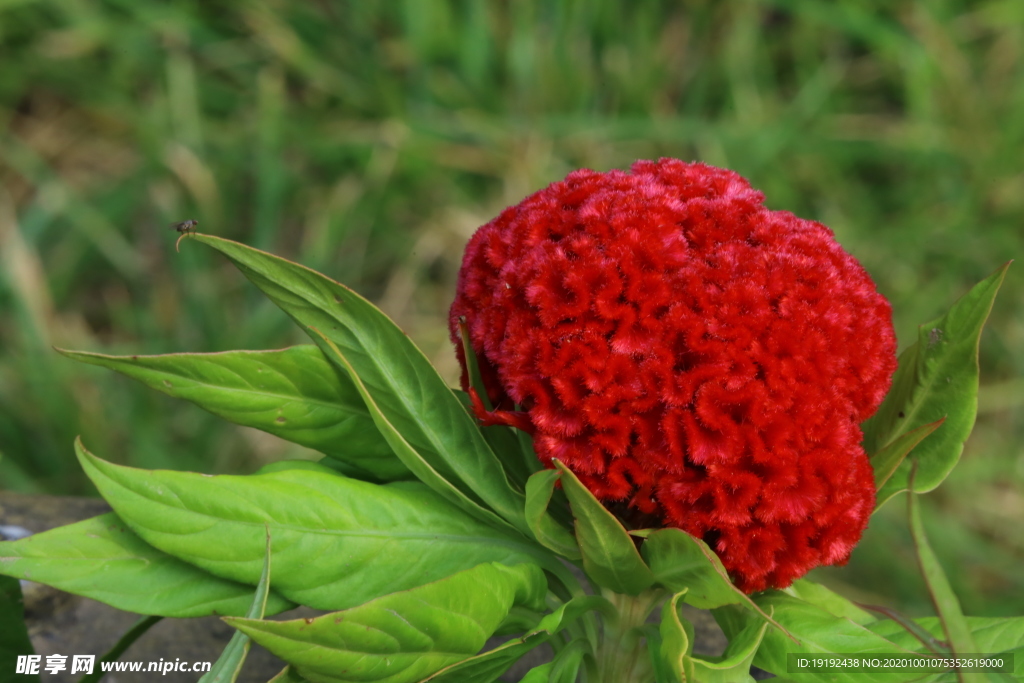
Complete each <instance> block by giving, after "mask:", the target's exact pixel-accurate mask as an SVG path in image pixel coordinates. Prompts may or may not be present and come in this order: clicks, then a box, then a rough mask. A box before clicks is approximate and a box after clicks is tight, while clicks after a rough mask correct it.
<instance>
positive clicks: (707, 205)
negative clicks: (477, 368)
mask: <svg viewBox="0 0 1024 683" xmlns="http://www.w3.org/2000/svg"><path fill="white" fill-rule="evenodd" d="M763 199H764V196H763V195H762V194H761V193H760V192H758V191H756V190H754V189H752V188H751V187H750V184H749V183H748V182H747V181H746V180H745V179H743V178H742V177H740V176H739V175H737V174H736V173H733V172H732V171H727V170H723V169H719V168H714V167H711V166H706V165H704V164H699V163H694V164H686V163H683V162H682V161H679V160H676V159H661V160H660V161H657V162H652V161H638V162H637V163H635V164H634V165H633V167H632V173H625V172H622V171H610V172H608V173H596V172H594V171H590V170H581V171H576V172H574V173H571V174H570V175H569V176H568V177H567V178H566V179H565V180H563V181H562V182H558V183H555V184H553V185H551V186H550V187H548V188H546V189H544V190H541V191H540V192H537V193H536V194H534V195H532V196H530V197H527V198H526V199H525V200H523V201H522V202H521V203H520V204H518V205H517V206H513V207H510V208H508V209H506V210H505V211H504V212H503V213H502V214H501V215H500V216H498V217H497V218H496V219H494V220H493V221H491V222H490V223H488V224H487V225H485V226H483V227H482V228H480V229H479V230H478V231H477V232H476V234H475V235H474V236H473V238H472V239H471V240H470V242H469V245H468V247H467V249H466V254H465V258H464V260H463V264H462V269H461V271H460V273H459V284H458V293H457V296H456V299H455V302H454V304H453V305H452V309H451V330H452V337H453V341H455V340H457V337H458V334H457V332H458V330H457V321H458V320H459V318H460V317H465V319H466V321H467V324H468V328H469V335H470V340H471V342H472V344H473V347H474V348H475V349H476V351H477V353H478V355H479V356H480V359H479V360H480V364H481V366H482V367H481V370H482V373H483V376H484V382H485V385H486V387H487V391H488V394H489V397H490V399H491V400H492V401H493V402H494V404H495V407H496V412H494V413H490V414H487V415H481V417H484V418H485V419H489V420H491V421H497V422H502V421H504V422H506V423H509V424H516V425H517V426H521V427H522V426H526V427H528V428H530V429H531V431H532V432H533V434H534V444H535V447H536V450H537V455H538V457H539V458H540V459H541V461H542V462H544V463H545V464H546V465H549V466H550V463H551V459H552V458H558V459H560V460H562V461H563V462H565V463H566V465H567V466H568V467H569V468H571V469H572V471H573V472H575V473H576V475H577V476H578V477H579V478H580V480H581V481H583V483H584V484H586V486H587V487H588V488H589V489H590V490H591V491H592V492H593V493H594V495H595V496H597V498H598V499H600V500H602V501H604V502H605V503H606V504H610V505H611V504H614V505H613V507H616V508H618V509H620V510H625V511H632V514H643V515H653V516H655V517H657V518H658V519H660V520H661V522H662V523H663V524H664V525H667V526H676V527H680V528H682V529H684V530H685V531H687V532H689V533H691V534H693V535H694V536H697V537H699V538H702V539H704V540H705V541H707V542H708V544H709V545H710V546H711V547H712V548H714V549H715V550H716V552H717V553H718V555H719V556H720V557H721V559H722V562H723V563H724V564H725V567H726V568H727V569H728V570H729V572H730V573H731V575H732V576H733V578H734V580H735V581H736V583H737V585H739V586H740V587H741V588H742V589H743V590H745V591H747V592H753V591H756V590H761V589H763V588H766V587H777V588H782V587H785V586H788V585H789V584H790V583H791V582H792V581H793V580H794V579H795V578H797V577H799V576H801V575H803V574H804V573H806V572H807V571H808V570H810V569H812V568H813V567H816V566H818V565H822V564H842V563H844V562H845V561H846V560H847V558H848V557H849V555H850V551H851V550H852V549H853V546H854V545H855V544H856V543H857V541H858V540H859V539H860V536H861V533H862V532H863V530H864V527H865V526H866V524H867V520H868V516H869V515H870V513H871V510H872V507H873V505H874V499H875V487H874V480H873V476H872V470H871V466H870V464H869V462H868V459H867V456H866V455H865V453H864V451H863V449H862V448H861V446H860V442H861V431H860V428H859V427H858V425H859V423H860V422H862V421H863V420H865V419H866V418H867V417H868V416H870V415H871V414H872V413H873V412H874V411H875V409H876V408H877V407H878V405H879V404H880V403H881V401H882V398H883V396H884V395H885V393H886V391H887V390H888V388H889V385H890V382H891V378H892V373H893V371H894V370H895V367H896V358H895V348H896V342H895V336H894V334H893V328H892V322H891V309H890V307H889V304H888V302H887V301H886V300H885V299H884V298H883V297H882V296H881V295H880V294H879V293H878V292H877V291H876V290H875V287H874V285H873V283H872V282H871V279H870V278H869V277H868V275H867V273H866V272H865V271H864V269H863V268H862V267H861V266H860V265H859V264H858V263H857V261H856V260H854V258H853V257H852V256H850V255H849V254H848V253H846V252H845V251H844V250H843V249H842V248H841V247H840V246H839V245H838V244H837V243H836V241H835V239H834V237H833V235H832V232H831V231H830V230H829V229H828V228H827V227H825V226H824V225H821V224H820V223H815V222H813V221H808V220H803V219H801V218H797V217H796V216H794V215H792V214H790V213H787V212H783V211H769V210H768V209H766V208H765V207H764V206H763V204H762V202H763ZM456 347H457V348H459V344H458V342H457V341H456ZM458 353H459V358H460V361H461V362H462V364H463V368H464V370H465V359H464V357H463V354H462V352H461V348H459V351H458ZM462 381H463V386H466V385H467V375H466V373H465V371H464V372H463V380H462ZM513 404H517V405H518V406H520V407H521V409H522V410H523V411H525V415H521V414H520V415H512V414H510V413H507V412H502V411H511V410H512V409H513ZM478 408H480V407H479V406H478ZM481 410H482V408H481ZM478 412H480V410H478ZM524 418H527V419H526V420H525V425H524Z"/></svg>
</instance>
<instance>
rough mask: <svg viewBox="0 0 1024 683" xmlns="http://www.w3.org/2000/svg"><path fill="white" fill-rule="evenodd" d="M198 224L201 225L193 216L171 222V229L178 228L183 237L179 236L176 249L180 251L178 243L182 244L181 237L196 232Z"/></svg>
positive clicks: (175, 245)
mask: <svg viewBox="0 0 1024 683" xmlns="http://www.w3.org/2000/svg"><path fill="white" fill-rule="evenodd" d="M197 225H199V221H197V220H195V219H192V218H190V219H188V220H187V221H182V222H180V223H171V225H170V228H171V230H177V231H178V232H179V233H180V234H181V237H179V238H178V241H177V242H176V243H175V244H174V250H175V251H178V245H180V244H181V238H182V237H184V236H185V235H191V234H193V233H195V230H196V226H197Z"/></svg>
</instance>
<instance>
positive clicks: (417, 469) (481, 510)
mask: <svg viewBox="0 0 1024 683" xmlns="http://www.w3.org/2000/svg"><path fill="white" fill-rule="evenodd" d="M310 334H312V335H315V336H316V337H318V338H319V339H320V340H322V341H323V344H324V347H325V348H324V352H325V353H326V354H327V357H328V358H330V359H332V360H333V361H334V362H335V363H336V364H337V365H338V366H339V367H340V368H342V369H343V370H344V371H345V372H348V373H349V376H350V377H351V379H352V382H353V383H354V384H355V385H356V388H357V389H358V390H359V392H360V393H361V394H362V397H363V400H364V401H366V407H367V408H368V409H369V411H370V417H371V418H372V419H373V421H374V424H376V425H377V429H379V430H380V433H381V434H382V435H383V436H384V438H385V439H387V442H388V443H389V444H390V445H391V449H392V450H393V451H394V453H395V455H397V456H398V458H399V459H400V460H401V461H402V463H403V464H404V465H405V466H406V467H408V468H409V470H410V471H411V472H412V473H413V474H415V475H416V478H417V479H419V480H420V481H421V482H423V483H424V484H426V485H427V486H429V487H430V488H431V489H433V490H434V491H436V492H437V493H439V494H440V495H441V496H443V497H444V498H445V499H446V500H447V501H449V502H450V503H453V504H454V505H457V506H458V507H459V508H460V509H462V510H463V511H464V512H466V513H468V514H470V515H472V516H473V517H476V518H477V519H479V520H481V521H483V522H486V523H488V524H491V525H493V526H494V527H496V528H499V529H503V528H511V525H510V524H509V523H508V522H507V521H505V520H503V519H502V518H501V517H500V516H498V515H497V514H496V513H494V512H492V511H491V510H489V509H488V508H487V507H485V506H484V505H482V504H481V503H479V502H477V501H476V500H475V499H474V498H472V497H470V496H468V495H466V493H464V492H463V491H462V490H461V489H460V488H459V487H457V486H456V485H455V484H454V483H453V482H452V480H451V479H449V478H446V477H445V476H444V475H443V474H441V473H440V472H438V470H437V469H435V468H434V467H433V465H432V464H431V462H429V461H428V460H427V458H425V457H424V456H423V454H422V453H421V452H420V451H418V450H417V449H416V448H415V447H413V445H412V444H410V443H409V441H408V440H407V439H406V438H405V436H404V435H403V434H402V433H401V432H400V431H399V430H398V428H397V427H395V425H394V424H392V422H391V421H390V420H388V417H387V415H385V414H384V411H383V410H381V409H380V406H379V405H377V401H376V399H374V397H373V395H372V394H370V392H369V390H367V388H366V385H365V384H364V383H363V380H362V378H361V377H360V376H359V375H358V374H357V373H356V371H355V368H353V367H352V364H351V363H350V362H349V360H348V358H347V357H346V356H345V354H344V353H342V351H341V349H339V348H338V346H337V345H336V344H335V343H334V342H332V341H331V340H330V339H328V338H327V337H326V336H324V335H323V334H322V333H321V332H320V330H318V329H316V328H315V327H312V328H310Z"/></svg>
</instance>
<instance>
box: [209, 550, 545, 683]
mask: <svg viewBox="0 0 1024 683" xmlns="http://www.w3.org/2000/svg"><path fill="white" fill-rule="evenodd" d="M546 592H547V581H546V579H545V578H544V573H543V572H542V571H541V570H540V569H539V568H538V567H536V566H534V565H528V564H521V565H516V566H514V567H509V566H505V565H501V564H497V563H490V564H482V565H479V566H477V567H474V568H472V569H467V570H465V571H463V572H460V573H458V574H454V575H452V576H449V577H448V578H445V579H442V580H440V581H436V582H434V583H430V584H427V585H424V586H420V587H418V588H413V589H411V590H408V591H404V592H400V593H393V594H391V595H385V596H383V597H380V598H377V599H376V600H373V601H371V602H368V603H366V604H365V605H361V606H359V607H353V608H352V609H349V610H345V611H343V612H335V613H332V614H326V615H324V616H322V617H317V618H315V619H297V620H294V621H255V620H250V619H238V618H228V619H225V621H227V622H228V623H230V624H231V625H232V626H234V627H235V628H237V629H239V630H240V631H242V632H244V633H246V634H248V635H249V636H250V637H251V638H252V639H253V640H255V641H256V642H257V643H259V644H260V645H262V646H263V647H265V648H267V649H268V650H270V651H271V652H273V653H274V654H276V655H277V656H278V657H281V658H282V659H284V660H285V661H286V662H288V663H290V664H291V665H292V666H294V667H295V668H296V669H297V671H298V673H299V674H300V675H302V676H303V677H304V678H306V679H308V680H310V681H312V682H313V683H321V682H333V681H381V682H386V683H406V682H408V683H412V682H413V681H421V680H423V679H424V678H426V677H428V676H430V675H431V674H433V673H434V672H436V671H439V670H441V669H443V668H444V667H446V666H449V665H451V664H454V663H456V662H459V661H461V660H464V659H466V658H467V656H469V655H472V654H473V653H476V652H477V651H479V650H480V648H481V647H483V645H484V643H485V641H486V640H487V638H488V637H490V635H491V634H492V633H494V631H495V629H497V627H498V625H499V624H501V622H502V621H503V620H504V619H505V616H506V615H507V614H508V612H509V610H510V609H511V608H512V607H513V606H515V605H522V606H525V607H528V608H530V609H536V610H539V609H543V607H544V595H545V593H546ZM499 675H500V674H499ZM464 680H473V679H464Z"/></svg>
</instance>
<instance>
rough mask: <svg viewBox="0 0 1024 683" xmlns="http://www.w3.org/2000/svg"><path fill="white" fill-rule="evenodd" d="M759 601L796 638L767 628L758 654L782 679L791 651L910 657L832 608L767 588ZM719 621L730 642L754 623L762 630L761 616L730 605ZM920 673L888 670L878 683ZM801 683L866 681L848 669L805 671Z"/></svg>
mask: <svg viewBox="0 0 1024 683" xmlns="http://www.w3.org/2000/svg"><path fill="white" fill-rule="evenodd" d="M753 600H754V602H756V603H757V605H758V606H759V607H760V608H761V609H762V610H764V611H765V612H768V613H770V614H771V616H772V618H773V619H774V620H775V621H776V622H778V623H780V624H782V626H784V627H785V629H786V631H787V632H788V633H790V634H792V636H793V637H795V638H796V642H795V643H794V642H793V641H791V640H788V639H785V636H784V634H783V633H782V632H781V631H779V630H778V629H768V631H766V632H765V634H764V641H763V643H762V645H761V647H759V648H758V650H757V654H756V655H755V656H754V664H755V665H756V666H759V667H761V668H762V669H765V670H766V671H770V672H772V673H774V674H776V675H778V676H780V677H786V676H787V675H789V674H787V668H788V665H787V661H786V655H787V653H803V654H810V655H814V654H826V653H831V652H836V653H850V654H858V655H869V654H882V653H899V652H901V651H902V652H906V653H908V654H909V653H910V652H911V651H910V650H907V649H906V648H901V647H899V646H898V645H896V644H895V643H893V642H892V641H890V640H888V639H886V638H883V637H882V636H879V635H878V634H876V633H874V632H873V631H871V630H869V629H868V628H866V627H865V626H862V625H860V624H858V623H855V622H853V621H852V620H850V619H848V618H845V617H837V616H836V615H834V614H832V613H831V612H829V611H828V610H826V609H824V608H822V607H819V606H818V605H815V604H812V603H810V602H807V601H805V600H801V599H799V598H796V597H793V596H791V595H788V594H786V593H784V592H782V591H777V590H768V591H765V592H763V593H759V594H756V595H754V596H753ZM712 614H714V616H715V620H716V621H717V622H718V624H719V625H720V626H721V627H722V630H723V631H724V632H725V635H726V637H727V638H729V640H730V641H732V640H733V639H735V638H736V637H737V636H738V635H739V634H740V633H741V632H742V631H743V630H744V629H746V628H748V627H750V625H751V624H752V623H755V624H756V625H757V626H758V627H760V626H761V617H760V616H759V615H757V614H756V613H754V612H750V611H747V610H744V609H742V608H741V607H740V606H738V605H726V606H725V607H720V608H718V609H715V610H712ZM919 676H920V674H913V673H904V672H889V673H878V674H873V679H872V680H873V681H878V682H879V683H899V682H901V681H909V680H911V679H913V678H917V677H919ZM800 680H807V681H822V682H824V681H830V682H832V683H863V680H864V677H863V674H859V673H850V672H846V671H836V672H829V673H827V674H825V673H822V674H814V673H801V674H800Z"/></svg>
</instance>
